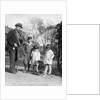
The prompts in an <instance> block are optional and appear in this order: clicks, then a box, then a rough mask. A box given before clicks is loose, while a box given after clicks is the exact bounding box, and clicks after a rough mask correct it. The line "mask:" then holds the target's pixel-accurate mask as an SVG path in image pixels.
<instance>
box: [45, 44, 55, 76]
mask: <svg viewBox="0 0 100 100" xmlns="http://www.w3.org/2000/svg"><path fill="white" fill-rule="evenodd" d="M53 58H54V53H53V51H52V50H51V49H50V45H49V44H48V45H47V46H46V53H45V57H44V64H45V71H44V74H48V75H50V74H51V71H52V68H51V65H52V60H53ZM47 71H49V72H48V73H47Z"/></svg>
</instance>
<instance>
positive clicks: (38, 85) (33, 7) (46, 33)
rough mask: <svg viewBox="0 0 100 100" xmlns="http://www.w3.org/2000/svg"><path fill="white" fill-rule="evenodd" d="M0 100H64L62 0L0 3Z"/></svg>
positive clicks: (65, 75) (65, 61)
mask: <svg viewBox="0 0 100 100" xmlns="http://www.w3.org/2000/svg"><path fill="white" fill-rule="evenodd" d="M1 8H2V9H1V23H0V25H1V27H0V31H1V34H0V42H1V49H0V51H1V57H0V58H1V62H0V64H1V65H0V72H1V73H0V79H1V81H0V87H1V89H0V90H1V91H0V95H1V99H6V100H7V99H18V100H19V99H27V100H30V99H32V100H36V99H39V100H41V99H43V100H44V99H45V100H48V99H50V100H52V99H53V100H54V99H57V100H58V99H59V100H65V99H66V94H67V89H66V88H67V86H66V84H67V60H66V59H67V56H66V54H67V53H66V50H67V34H66V31H67V30H66V27H67V25H66V21H67V19H66V0H57V1H56V0H54V1H52V0H47V1H46V0H37V1H36V0H32V1H31V0H29V1H28V0H26V1H2V2H1Z"/></svg>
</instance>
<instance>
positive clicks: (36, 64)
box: [35, 61, 39, 73]
mask: <svg viewBox="0 0 100 100" xmlns="http://www.w3.org/2000/svg"><path fill="white" fill-rule="evenodd" d="M38 66H39V63H38V61H36V62H35V70H36V72H37V73H38Z"/></svg>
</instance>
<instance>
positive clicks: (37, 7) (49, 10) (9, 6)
mask: <svg viewBox="0 0 100 100" xmlns="http://www.w3.org/2000/svg"><path fill="white" fill-rule="evenodd" d="M5 14H62V28H63V29H62V33H63V35H62V40H63V41H62V59H63V60H62V62H63V63H62V66H63V70H62V71H63V73H62V74H63V75H62V76H63V77H62V86H34V87H32V86H26V87H23V86H5V67H4V66H5V56H4V55H5V52H4V51H5V38H4V37H5V34H4V33H5ZM1 33H2V34H1V39H0V40H1V43H2V45H1V48H2V49H1V60H2V62H1V63H0V64H1V65H0V67H1V72H0V73H1V99H57V100H58V99H66V84H67V83H66V46H67V45H66V42H64V41H66V1H63V0H62V1H1Z"/></svg>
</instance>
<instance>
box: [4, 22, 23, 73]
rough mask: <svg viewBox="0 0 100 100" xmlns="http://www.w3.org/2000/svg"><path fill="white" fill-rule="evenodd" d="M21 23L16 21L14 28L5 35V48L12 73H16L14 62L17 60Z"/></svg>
mask: <svg viewBox="0 0 100 100" xmlns="http://www.w3.org/2000/svg"><path fill="white" fill-rule="evenodd" d="M21 28H22V24H21V23H17V24H16V25H15V29H14V30H11V31H10V32H9V33H8V35H7V47H6V49H7V50H8V52H9V58H10V69H11V72H12V73H14V74H15V73H16V72H17V70H16V69H15V64H16V63H17V60H18V47H19V45H20V42H19V39H20V37H21V32H20V30H21Z"/></svg>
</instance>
